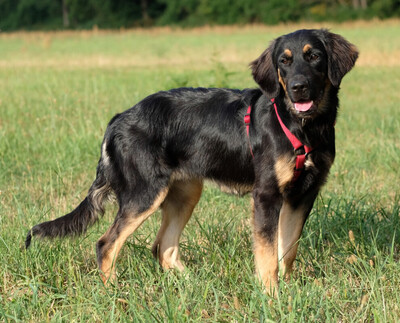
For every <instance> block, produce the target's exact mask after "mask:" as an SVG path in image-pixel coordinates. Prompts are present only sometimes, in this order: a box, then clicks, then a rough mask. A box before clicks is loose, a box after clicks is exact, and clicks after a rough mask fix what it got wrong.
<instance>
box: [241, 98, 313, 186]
mask: <svg viewBox="0 0 400 323" xmlns="http://www.w3.org/2000/svg"><path fill="white" fill-rule="evenodd" d="M271 102H272V103H273V104H274V108H275V113H276V117H277V118H278V121H279V124H280V125H281V128H282V130H283V132H284V133H285V135H286V137H287V138H288V139H289V141H290V143H291V144H292V146H293V149H294V153H295V155H296V166H295V168H294V173H293V179H292V181H293V182H295V181H296V180H297V179H298V178H299V176H300V174H301V172H302V171H303V169H304V164H305V162H306V158H307V155H308V154H309V153H310V152H311V151H312V148H311V147H309V146H307V145H304V144H303V143H302V142H301V141H300V140H299V139H298V138H297V137H296V136H295V135H294V134H292V133H291V132H290V130H289V129H288V128H287V127H286V126H285V124H284V123H283V121H282V119H281V117H280V116H279V113H278V108H277V106H276V102H275V99H271ZM250 113H251V106H249V107H248V108H247V113H246V115H245V116H244V123H245V125H246V131H247V139H248V141H249V147H250V153H251V155H252V156H253V158H254V155H253V150H252V149H251V145H250V122H251V119H250ZM301 148H302V149H304V154H303V153H301V152H300V153H299V149H301Z"/></svg>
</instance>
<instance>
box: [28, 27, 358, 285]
mask: <svg viewBox="0 0 400 323" xmlns="http://www.w3.org/2000/svg"><path fill="white" fill-rule="evenodd" d="M357 57H358V51H357V48H356V47H355V46H354V45H353V44H351V43H349V42H348V41H347V40H345V39H344V38H343V37H342V36H340V35H337V34H334V33H332V32H330V31H328V30H326V29H320V30H315V29H314V30H298V31H295V32H293V33H290V34H287V35H284V36H281V37H279V38H277V39H275V40H273V41H272V42H271V43H270V45H269V47H268V48H267V49H266V50H265V51H264V52H263V53H262V54H261V56H260V57H258V58H257V59H256V60H254V61H253V62H251V63H250V69H251V71H252V75H253V77H254V80H255V81H256V83H258V85H259V88H257V89H245V90H234V89H216V88H178V89H173V90H169V91H162V92H158V93H155V94H153V95H150V96H148V97H147V98H145V99H143V100H142V101H141V102H139V103H138V104H136V105H135V106H133V107H132V108H130V109H129V110H127V111H125V112H123V113H121V114H117V115H116V116H114V117H113V118H112V120H111V121H110V123H109V124H108V127H107V129H106V132H105V136H104V140H103V142H102V145H101V157H100V160H99V163H98V166H97V173H96V179H95V180H94V182H93V184H92V185H91V187H90V189H89V192H88V195H87V197H86V198H85V199H84V200H83V201H82V202H81V203H80V204H79V206H78V207H77V208H76V209H75V210H73V211H72V212H71V213H69V214H67V215H64V216H62V217H60V218H57V219H55V220H52V221H48V222H43V223H41V224H38V225H36V226H34V227H33V228H32V229H31V230H30V231H29V233H28V235H27V238H26V241H25V246H26V248H28V247H29V245H30V243H31V238H32V236H35V237H48V238H55V237H64V236H67V235H78V234H82V233H84V232H86V230H87V228H88V227H89V226H90V225H92V224H93V223H95V222H96V221H97V219H98V217H99V216H100V215H102V214H103V213H104V202H105V200H106V198H107V197H109V196H110V194H112V193H113V194H114V195H115V197H116V199H117V202H118V204H119V210H118V213H117V215H116V218H115V221H114V223H113V224H112V225H111V226H110V228H109V229H108V230H107V232H106V233H105V234H104V235H103V236H102V237H101V238H100V239H99V240H98V242H97V244H96V253H97V262H98V266H99V270H100V275H101V278H102V280H103V282H104V283H105V284H106V283H107V282H108V281H109V280H115V279H116V270H115V262H116V259H117V257H118V254H119V252H120V249H121V247H122V246H123V244H124V242H125V241H126V239H127V238H128V237H129V236H130V235H131V234H132V233H134V232H135V230H136V229H137V228H138V227H139V226H140V225H141V224H142V223H143V222H144V221H145V220H146V219H147V218H148V217H149V216H150V215H151V214H152V213H154V212H155V211H156V210H157V209H158V208H159V207H161V209H162V223H161V228H160V229H159V231H158V233H157V236H156V239H155V242H154V244H153V247H152V251H153V254H154V255H155V257H158V259H159V262H160V264H161V266H162V267H163V268H165V269H170V268H175V269H178V270H180V271H182V270H184V265H183V263H182V262H181V260H180V256H179V238H180V235H181V233H182V230H183V229H184V227H185V225H186V223H187V222H188V220H189V218H190V216H191V214H192V211H193V209H194V207H195V206H196V204H197V202H198V201H199V199H200V195H201V193H202V187H203V181H204V180H211V181H213V182H216V183H218V184H219V185H221V186H222V187H224V188H226V189H227V190H229V191H231V192H234V193H238V194H240V195H243V194H246V193H251V194H252V202H253V238H254V258H255V266H256V273H257V275H258V277H259V278H260V279H261V281H262V283H263V284H264V286H265V289H266V291H267V292H268V293H275V291H276V289H277V285H278V276H279V272H280V271H281V272H282V274H284V275H289V274H290V273H291V271H292V265H293V262H294V260H295V257H296V253H297V247H298V240H299V237H300V235H301V232H302V229H303V226H304V223H305V221H306V219H307V217H308V215H309V213H310V211H311V209H312V206H313V203H314V200H315V199H316V197H317V194H318V192H319V190H320V188H321V186H322V185H323V184H324V183H325V181H326V179H327V176H328V173H329V169H330V167H331V165H332V163H333V161H334V158H335V127H334V126H335V122H336V116H337V111H338V91H339V86H340V83H341V80H342V78H343V77H344V75H345V74H346V73H347V72H349V71H350V70H351V69H352V68H353V66H354V64H355V62H356V59H357Z"/></svg>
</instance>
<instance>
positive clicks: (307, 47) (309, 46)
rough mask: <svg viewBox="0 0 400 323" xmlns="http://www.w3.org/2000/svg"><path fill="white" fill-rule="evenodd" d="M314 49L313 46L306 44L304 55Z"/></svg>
mask: <svg viewBox="0 0 400 323" xmlns="http://www.w3.org/2000/svg"><path fill="white" fill-rule="evenodd" d="M311 48H312V46H311V45H310V44H306V45H304V47H303V53H307V52H308V51H309V50H310V49H311Z"/></svg>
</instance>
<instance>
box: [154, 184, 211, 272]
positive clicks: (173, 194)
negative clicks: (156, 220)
mask: <svg viewBox="0 0 400 323" xmlns="http://www.w3.org/2000/svg"><path fill="white" fill-rule="evenodd" d="M202 188H203V182H202V181H201V180H197V179H192V180H190V181H176V182H174V183H173V184H172V186H171V188H170V190H169V193H168V195H167V197H166V199H165V201H164V203H163V204H162V206H161V207H162V215H163V219H162V224H161V228H160V230H159V232H158V234H157V237H156V240H155V242H154V244H153V248H152V250H153V254H156V253H157V251H158V253H159V261H160V264H161V266H162V267H163V268H165V269H172V268H175V269H178V270H179V271H183V270H184V265H183V264H182V263H181V261H180V257H179V238H180V236H181V233H182V231H183V229H184V227H185V225H186V223H187V222H188V221H189V219H190V217H191V215H192V212H193V209H194V207H195V206H196V204H197V202H198V201H199V199H200V196H201V192H202Z"/></svg>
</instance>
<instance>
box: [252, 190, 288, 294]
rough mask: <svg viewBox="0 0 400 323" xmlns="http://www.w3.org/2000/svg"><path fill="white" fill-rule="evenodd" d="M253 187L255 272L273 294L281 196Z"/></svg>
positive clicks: (276, 275) (275, 289) (276, 268)
mask: <svg viewBox="0 0 400 323" xmlns="http://www.w3.org/2000/svg"><path fill="white" fill-rule="evenodd" d="M271 193H273V192H266V191H265V190H262V189H255V190H254V192H253V199H254V221H253V224H254V229H253V235H254V259H255V265H256V274H257V275H258V277H259V278H260V279H261V281H262V283H263V284H264V286H265V288H266V292H267V293H268V294H270V295H275V294H276V291H277V286H278V271H279V267H278V223H279V212H280V209H281V206H282V198H281V197H280V195H279V194H277V193H273V194H271Z"/></svg>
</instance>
